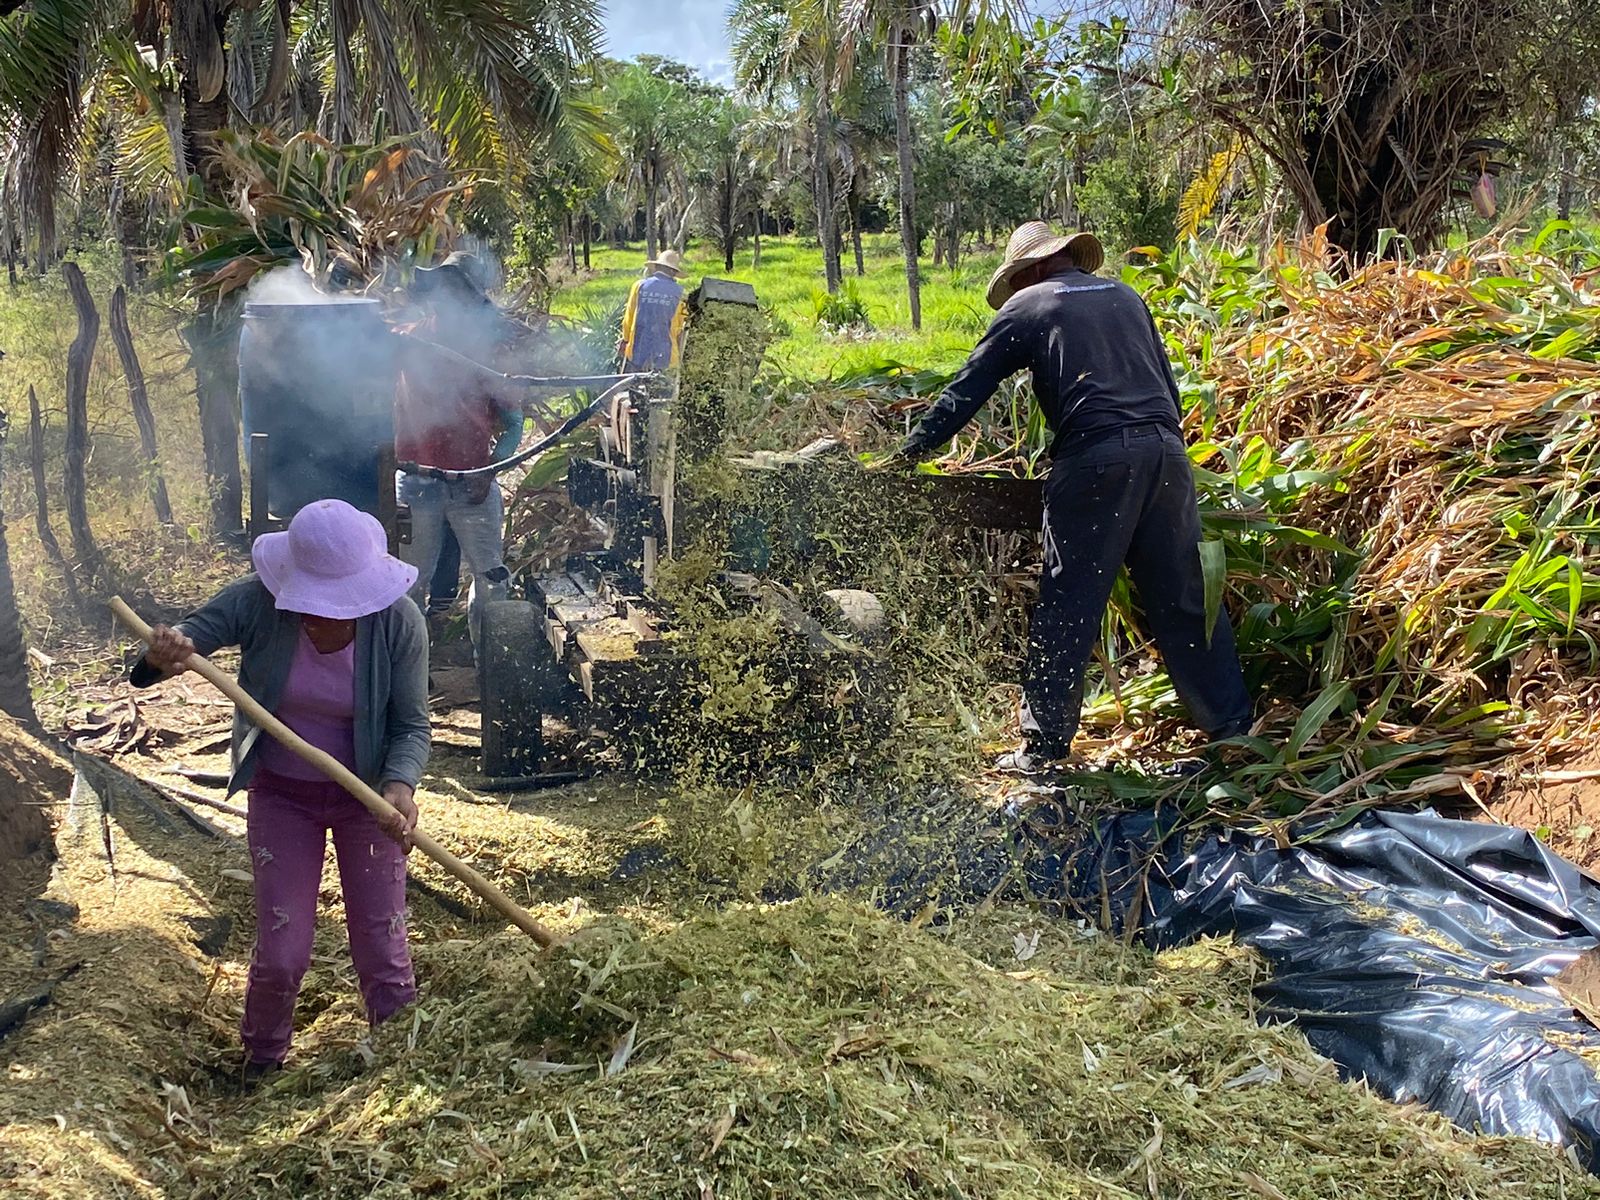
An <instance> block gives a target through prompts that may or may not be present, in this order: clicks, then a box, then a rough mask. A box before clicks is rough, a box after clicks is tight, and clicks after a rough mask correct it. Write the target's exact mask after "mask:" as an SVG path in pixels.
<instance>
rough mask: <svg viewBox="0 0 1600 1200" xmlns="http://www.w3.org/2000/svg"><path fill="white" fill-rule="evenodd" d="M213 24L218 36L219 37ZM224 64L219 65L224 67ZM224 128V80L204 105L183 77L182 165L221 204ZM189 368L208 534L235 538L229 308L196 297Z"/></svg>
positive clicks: (233, 355) (188, 337) (235, 363)
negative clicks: (220, 137) (203, 472)
mask: <svg viewBox="0 0 1600 1200" xmlns="http://www.w3.org/2000/svg"><path fill="white" fill-rule="evenodd" d="M220 26H221V22H220V20H219V22H218V36H219V37H220V36H221V28H220ZM225 61H226V60H224V62H225ZM227 126H228V89H227V86H226V81H225V80H224V85H223V86H222V87H221V88H219V90H218V91H217V94H216V95H215V96H213V97H212V98H211V99H210V100H205V99H202V98H201V94H200V92H199V90H198V85H197V83H196V81H195V80H194V79H192V78H191V77H190V75H189V74H188V73H186V74H185V76H184V80H183V140H184V151H185V160H186V162H187V163H188V164H189V165H190V167H191V169H193V170H194V171H196V172H198V173H199V175H200V179H201V182H202V183H203V184H204V185H205V191H206V194H207V195H208V196H210V197H211V198H213V199H214V200H217V201H218V202H221V200H222V197H223V196H224V195H226V193H227V177H226V173H225V171H224V170H223V167H222V163H221V160H220V159H219V158H218V157H217V145H216V135H217V134H218V133H220V132H221V131H222V130H224V129H226V128H227ZM183 337H184V341H185V343H186V344H187V345H188V347H189V358H190V361H191V363H192V364H193V366H194V381H195V399H196V400H197V401H198V402H199V407H200V445H201V452H202V454H203V455H204V457H205V468H206V487H207V490H208V491H209V492H210V495H211V529H212V532H213V533H216V534H231V533H236V532H237V531H238V530H239V529H241V528H242V527H243V525H244V483H243V478H242V476H241V472H240V469H239V330H238V322H237V320H236V319H235V316H234V312H233V309H232V307H231V306H229V307H227V308H222V307H219V306H218V303H217V301H216V299H215V297H214V296H212V295H211V294H209V293H202V295H201V297H200V301H199V304H198V306H197V309H196V312H195V318H194V320H193V321H192V322H191V323H190V324H189V325H188V326H187V327H186V328H185V329H184V331H183Z"/></svg>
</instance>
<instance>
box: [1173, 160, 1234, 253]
mask: <svg viewBox="0 0 1600 1200" xmlns="http://www.w3.org/2000/svg"><path fill="white" fill-rule="evenodd" d="M1243 157H1244V139H1243V138H1241V137H1240V136H1239V135H1238V134H1234V136H1233V140H1232V141H1230V142H1229V143H1228V144H1227V145H1226V146H1224V147H1223V148H1222V149H1221V150H1218V151H1217V152H1216V153H1215V154H1213V155H1212V156H1211V161H1210V162H1208V163H1207V164H1206V168H1205V170H1203V171H1201V172H1200V174H1198V175H1196V176H1195V177H1194V179H1193V180H1192V181H1191V182H1190V184H1189V186H1188V187H1186V188H1184V189H1183V197H1182V199H1180V200H1179V201H1178V238H1179V240H1180V241H1188V240H1189V239H1190V238H1192V237H1194V235H1195V234H1197V233H1198V232H1199V231H1200V226H1201V225H1202V224H1204V223H1205V219H1206V218H1207V217H1209V216H1210V215H1211V211H1212V209H1214V208H1216V206H1217V201H1218V200H1220V199H1222V190H1223V188H1225V187H1226V186H1227V184H1228V180H1229V179H1231V178H1232V177H1233V172H1234V168H1235V167H1236V166H1237V165H1238V164H1239V160H1240V159H1241V158H1243Z"/></svg>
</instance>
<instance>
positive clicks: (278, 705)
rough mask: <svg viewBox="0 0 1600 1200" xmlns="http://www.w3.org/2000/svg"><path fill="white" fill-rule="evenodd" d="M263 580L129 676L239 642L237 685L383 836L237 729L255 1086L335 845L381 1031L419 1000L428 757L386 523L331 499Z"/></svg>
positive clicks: (423, 680)
mask: <svg viewBox="0 0 1600 1200" xmlns="http://www.w3.org/2000/svg"><path fill="white" fill-rule="evenodd" d="M254 558H255V567H256V573H255V574H254V575H250V576H247V577H246V578H244V579H242V580H240V581H239V582H238V583H235V584H232V585H230V586H229V587H227V588H224V589H223V590H222V591H221V592H220V593H218V595H217V596H216V597H215V598H213V599H212V600H211V601H210V602H209V603H207V604H206V605H204V606H203V607H201V608H200V609H198V610H196V611H195V612H193V613H191V614H190V615H189V616H187V617H185V618H184V619H183V620H182V621H181V622H179V623H178V625H177V627H176V628H167V627H165V626H160V627H157V628H156V630H155V631H154V633H155V636H154V638H153V640H152V641H151V644H150V650H149V651H148V652H147V653H146V654H145V656H144V658H143V659H142V660H140V662H139V664H138V666H137V667H135V668H134V672H133V679H132V682H133V684H134V685H135V686H136V687H144V686H148V685H150V684H152V683H155V682H156V681H158V680H160V679H164V678H166V677H168V676H170V675H174V674H177V673H178V672H180V671H182V670H183V664H184V663H186V662H187V661H188V657H189V655H190V654H193V653H196V652H198V653H200V654H205V655H209V654H212V653H214V652H215V651H217V650H219V649H221V648H222V647H224V646H238V647H239V648H240V665H239V683H240V685H241V686H242V687H243V688H244V689H245V691H247V692H249V693H250V695H251V696H253V697H255V699H257V700H259V701H260V702H261V704H262V705H263V706H265V707H266V708H267V709H268V710H269V711H271V712H272V713H273V714H274V715H275V716H277V717H278V719H279V720H281V721H283V722H284V724H286V725H288V726H289V728H291V729H293V730H294V731H295V732H296V733H297V734H299V735H300V736H301V737H303V738H305V739H306V740H307V741H309V742H310V743H312V745H314V746H317V747H320V748H321V749H323V750H326V751H327V752H328V753H329V754H331V755H333V756H334V757H335V758H337V759H338V760H339V761H340V762H342V763H344V764H345V765H346V766H347V767H349V768H350V769H351V770H352V771H354V772H355V773H356V774H357V775H359V776H360V777H361V778H362V779H364V780H366V781H368V782H369V783H371V784H372V785H373V786H374V787H376V788H377V789H378V790H379V791H380V792H382V793H383V796H384V798H385V799H386V800H388V801H389V803H390V804H392V805H393V806H394V807H395V809H396V810H398V814H399V816H398V818H397V819H396V820H395V821H393V822H392V823H389V824H384V823H381V822H380V821H379V819H378V818H376V817H374V816H373V815H372V814H371V813H369V812H368V811H367V810H366V809H365V808H364V807H362V805H361V803H360V802H359V801H357V800H356V799H355V797H353V796H351V795H349V794H348V793H347V792H345V790H344V789H343V788H341V787H340V786H339V785H338V784H336V783H332V782H330V781H328V780H327V779H324V778H323V777H322V776H320V775H319V774H318V773H317V772H316V770H315V768H313V767H311V766H309V765H307V764H306V763H304V762H303V761H302V760H301V759H299V758H297V757H296V756H295V755H294V754H292V753H290V752H289V751H288V750H286V749H285V748H284V747H282V746H280V745H279V744H278V743H277V742H275V741H273V740H272V739H271V738H269V737H262V736H261V731H260V730H258V729H256V728H255V727H254V726H252V725H251V724H250V723H249V722H248V721H247V720H246V719H245V718H244V717H243V715H242V714H236V715H235V717H234V730H233V774H232V776H231V778H230V779H229V784H228V791H229V793H230V794H231V793H232V792H235V791H237V790H239V789H241V788H243V789H246V790H247V791H248V793H249V797H250V805H249V818H248V822H247V824H248V831H249V843H250V859H251V865H252V867H253V868H254V876H255V892H256V945H255V950H254V952H253V953H252V955H251V958H250V974H249V980H248V982H247V984H246V988H245V1002H244V1019H243V1022H242V1024H241V1029H240V1032H241V1034H242V1036H243V1040H244V1047H245V1064H244V1077H245V1082H246V1083H247V1084H250V1083H254V1082H255V1081H256V1080H258V1079H259V1078H260V1077H261V1076H263V1075H265V1074H267V1073H269V1072H271V1071H273V1070H276V1069H277V1068H278V1067H279V1066H281V1065H282V1063H283V1060H284V1057H285V1056H286V1055H287V1054H288V1051H289V1041H290V1037H291V1035H292V1032H293V1026H294V1005H295V999H296V997H297V996H298V995H299V992H300V981H301V979H302V978H303V977H304V975H305V972H306V968H307V967H308V966H309V965H310V962H311V944H312V936H313V934H314V933H315V930H316V915H317V891H318V888H319V886H320V884H321V880H322V864H323V858H324V855H325V853H326V847H327V838H328V834H329V832H330V831H331V832H332V834H333V847H334V852H335V854H336V856H337V858H338V863H339V881H340V884H341V887H342V889H343V891H344V906H345V925H346V928H347V930H348V933H349V936H350V954H351V957H352V958H353V959H354V960H355V967H356V973H357V975H358V976H359V977H360V980H361V991H362V995H363V998H364V999H365V1001H366V1006H367V1017H368V1019H369V1020H370V1021H371V1022H372V1023H373V1024H374V1025H376V1024H378V1023H379V1022H381V1021H384V1020H387V1019H388V1018H389V1017H391V1016H393V1015H394V1014H395V1012H397V1011H398V1010H399V1009H401V1008H403V1007H404V1006H405V1005H407V1004H409V1003H410V1002H411V1001H412V1000H413V999H415V997H416V983H415V979H414V977H413V975H412V970H411V956H410V953H409V951H408V950H407V947H406V929H405V891H406V867H405V856H406V853H407V851H409V849H410V837H411V832H412V830H413V829H415V828H416V823H417V805H416V800H415V798H414V793H415V790H416V787H417V783H418V781H419V780H420V779H421V777H422V770H423V767H424V765H425V764H426V763H427V760H428V749H429V744H430V733H429V725H428V702H427V693H428V635H427V629H426V626H425V625H424V623H423V619H422V614H421V613H420V612H419V611H418V610H417V606H416V605H415V604H414V603H413V602H412V601H411V600H410V599H409V597H408V596H407V592H409V591H410V589H411V585H412V584H413V583H414V582H415V581H416V575H417V572H416V569H415V568H414V567H409V566H407V565H406V564H405V563H403V562H401V561H400V560H399V559H397V558H394V557H392V556H390V554H389V553H388V551H387V549H386V547H385V541H384V534H383V527H382V526H381V525H379V524H378V522H377V520H376V519H375V518H373V517H371V516H369V515H367V514H366V513H363V512H360V511H358V510H357V509H355V508H352V507H351V506H350V505H348V504H346V503H345V502H344V501H342V500H319V501H316V502H315V503H312V504H309V505H307V506H306V507H305V508H302V509H301V510H300V511H299V512H298V513H297V514H295V517H294V520H293V521H291V522H290V523H289V528H288V530H287V531H285V532H283V533H270V534H266V535H265V536H263V537H260V538H258V539H257V540H256V543H255V548H254Z"/></svg>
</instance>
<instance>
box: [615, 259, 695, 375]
mask: <svg viewBox="0 0 1600 1200" xmlns="http://www.w3.org/2000/svg"><path fill="white" fill-rule="evenodd" d="M680 263H681V260H680V258H679V256H678V252H677V251H676V250H666V251H663V252H662V254H661V257H659V258H653V259H650V260H649V261H648V262H646V263H645V272H646V274H645V277H644V278H643V279H641V280H639V282H638V283H636V284H634V285H633V290H632V291H631V292H629V293H628V306H627V308H625V309H624V310H623V312H622V340H621V341H619V342H618V343H617V354H618V356H619V357H620V358H621V359H622V369H623V370H624V371H662V370H666V369H667V368H669V367H675V366H677V365H678V350H679V348H680V347H681V346H682V344H683V316H684V291H683V285H682V284H681V283H679V282H678V277H679V276H680V275H681V274H682V273H683V268H682V266H681V265H680Z"/></svg>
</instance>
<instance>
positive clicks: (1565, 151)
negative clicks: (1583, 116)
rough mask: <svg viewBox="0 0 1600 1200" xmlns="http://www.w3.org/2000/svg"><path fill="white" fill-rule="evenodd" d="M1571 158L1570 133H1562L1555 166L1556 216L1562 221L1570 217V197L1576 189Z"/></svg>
mask: <svg viewBox="0 0 1600 1200" xmlns="http://www.w3.org/2000/svg"><path fill="white" fill-rule="evenodd" d="M1572 159H1573V153H1572V135H1571V134H1563V135H1562V137H1561V156H1560V159H1559V160H1558V163H1557V166H1556V171H1557V173H1558V174H1557V177H1556V216H1557V218H1559V219H1560V220H1563V221H1569V220H1571V219H1572V197H1573V193H1574V192H1575V191H1577V187H1576V180H1575V179H1574V177H1573V175H1574V172H1573V169H1572V168H1573V163H1572Z"/></svg>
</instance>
